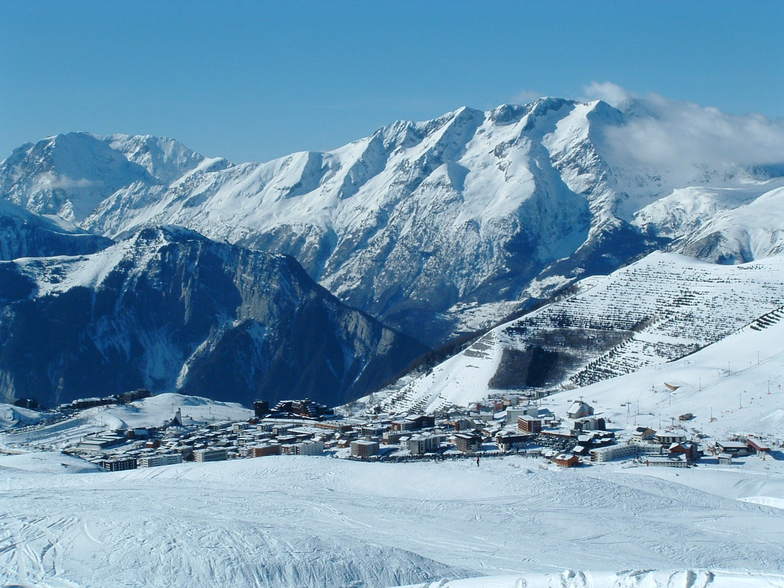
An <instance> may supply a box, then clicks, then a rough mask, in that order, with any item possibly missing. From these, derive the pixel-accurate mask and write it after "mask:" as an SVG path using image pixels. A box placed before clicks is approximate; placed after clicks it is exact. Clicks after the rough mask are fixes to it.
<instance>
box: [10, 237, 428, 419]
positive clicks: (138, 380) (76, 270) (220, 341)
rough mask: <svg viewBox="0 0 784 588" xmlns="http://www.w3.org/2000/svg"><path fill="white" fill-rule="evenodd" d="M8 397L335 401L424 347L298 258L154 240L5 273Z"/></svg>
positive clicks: (24, 264) (39, 261) (27, 263)
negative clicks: (132, 394) (352, 303)
mask: <svg viewBox="0 0 784 588" xmlns="http://www.w3.org/2000/svg"><path fill="white" fill-rule="evenodd" d="M0 274H1V275H2V279H0V340H2V341H3V345H2V346H0V389H1V390H2V393H3V397H4V398H5V399H13V398H14V397H33V398H36V399H38V400H40V401H41V402H42V403H43V404H51V403H54V402H62V401H66V400H69V399H72V398H76V397H84V396H93V395H96V396H103V395H107V394H112V393H117V392H121V391H125V390H129V389H133V388H137V387H146V388H149V389H151V390H153V391H156V392H165V391H175V390H178V391H182V392H183V393H188V394H198V395H201V396H206V397H210V398H213V399H218V400H232V401H240V402H246V403H247V402H249V401H252V400H253V399H254V398H257V397H262V398H266V399H269V400H270V401H275V400H278V399H280V398H282V397H288V396H290V395H292V394H293V395H296V396H297V397H303V396H310V397H311V398H313V399H317V400H319V401H322V402H326V403H329V404H336V403H339V402H342V401H344V400H348V399H350V398H351V397H356V396H358V395H360V394H362V393H366V392H368V391H370V390H372V389H374V388H376V387H378V386H379V385H381V384H383V383H384V381H385V380H387V379H389V378H390V377H392V376H393V375H395V374H396V372H398V371H399V370H401V369H402V368H403V367H405V366H406V365H407V364H408V363H409V362H410V361H411V360H412V359H413V358H414V357H416V356H417V355H418V354H420V353H421V352H422V351H423V350H424V349H423V347H422V346H421V345H419V344H418V343H415V342H414V341H412V340H410V339H408V338H407V337H405V336H403V335H400V334H398V333H396V332H395V331H392V330H390V329H387V328H385V327H384V326H383V325H381V324H380V323H378V322H377V321H375V320H374V319H372V318H370V317H369V316H367V315H365V314H363V313H361V312H359V311H356V310H353V309H351V308H348V307H346V306H344V305H343V304H342V303H341V302H339V301H338V300H337V299H336V298H334V297H333V296H331V295H330V294H329V293H328V292H327V291H326V290H324V289H323V288H321V287H320V286H318V285H317V284H315V283H314V282H313V281H312V280H311V279H310V278H309V277H308V276H307V274H306V273H305V272H304V271H303V270H302V268H301V267H300V266H299V264H297V262H296V261H295V260H294V259H292V258H290V257H287V256H283V255H271V254H267V253H263V252H259V251H251V250H248V249H244V248H241V247H238V246H232V245H229V244H224V243H216V242H214V241H210V240H208V239H206V238H205V237H203V236H201V235H199V234H197V233H195V232H193V231H190V230H187V229H183V228H179V227H158V228H148V229H144V230H142V231H140V232H138V233H137V234H135V235H134V236H133V237H132V238H130V239H128V240H125V241H122V242H119V243H117V244H115V245H113V246H111V247H109V248H107V249H104V250H102V251H100V252H98V253H94V254H91V255H82V256H70V257H68V256H60V257H49V258H21V259H16V260H14V261H7V262H0Z"/></svg>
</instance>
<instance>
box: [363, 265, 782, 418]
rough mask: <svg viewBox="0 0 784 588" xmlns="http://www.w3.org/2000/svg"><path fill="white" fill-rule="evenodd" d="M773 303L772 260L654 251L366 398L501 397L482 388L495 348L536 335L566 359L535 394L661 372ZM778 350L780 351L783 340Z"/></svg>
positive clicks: (424, 406) (402, 405)
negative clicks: (654, 369) (728, 260)
mask: <svg viewBox="0 0 784 588" xmlns="http://www.w3.org/2000/svg"><path fill="white" fill-rule="evenodd" d="M782 304H784V263H783V262H782V258H781V257H771V258H768V259H765V260H761V261H758V262H752V263H747V264H741V265H737V266H727V265H716V264H712V263H706V262H703V261H699V260H697V259H693V258H689V257H686V256H683V255H679V254H674V253H660V252H656V253H652V254H650V255H648V256H647V257H645V258H643V259H641V260H640V261H638V262H635V263H633V264H631V265H629V266H627V267H624V268H622V269H620V270H618V271H616V272H613V273H612V274H610V275H609V276H604V277H598V276H597V277H590V278H588V279H586V280H585V281H584V283H582V282H581V283H579V284H578V290H577V292H576V293H575V294H573V295H571V296H568V297H566V298H563V299H561V300H557V301H555V302H553V303H551V304H548V305H546V306H544V307H542V308H540V309H538V310H535V311H533V312H531V313H529V314H527V315H525V316H523V317H521V318H519V319H515V320H513V321H510V322H507V323H504V324H502V325H500V326H498V327H496V328H494V329H492V330H490V331H488V332H487V333H486V334H485V335H484V336H483V337H481V338H480V339H479V340H478V341H477V342H475V343H474V344H473V345H471V346H469V347H468V348H467V349H465V350H464V351H462V352H461V353H459V354H457V355H455V356H453V357H451V358H449V359H447V360H446V361H444V362H443V363H441V364H439V365H437V366H435V367H434V368H433V369H432V370H430V371H428V372H427V373H424V374H422V373H419V374H409V375H407V376H404V377H403V378H402V379H401V380H400V381H398V382H397V383H395V384H394V385H392V386H390V387H389V388H387V390H386V391H382V393H381V394H376V395H375V396H374V398H375V399H379V400H380V404H381V406H382V407H383V408H384V409H386V410H391V411H396V412H406V411H409V410H418V411H428V412H432V411H435V410H438V409H440V408H442V407H444V406H446V405H450V404H455V405H459V406H468V405H469V404H470V403H472V402H478V401H481V400H482V399H484V398H486V397H487V395H488V394H491V393H496V392H500V393H503V392H504V390H498V389H494V388H492V387H491V386H490V381H491V379H492V378H493V376H494V375H495V374H496V373H497V371H498V370H499V366H500V363H501V361H502V357H503V354H504V351H505V350H509V349H512V350H515V349H521V350H522V349H526V348H527V347H528V346H529V345H541V344H542V343H541V340H542V337H543V335H547V336H549V337H550V338H551V339H553V340H556V341H558V340H561V339H563V340H564V343H562V344H560V346H559V345H553V344H550V345H549V346H548V347H547V348H548V349H550V350H552V351H555V352H558V353H561V354H566V355H571V356H573V358H574V360H573V361H574V365H573V367H571V369H567V370H566V372H565V373H564V375H563V377H562V380H561V381H560V383H558V384H552V385H550V386H546V387H544V388H548V389H550V390H553V389H557V388H558V387H559V386H564V387H569V388H574V387H579V386H581V385H582V386H584V385H586V384H589V383H592V382H596V381H598V380H605V381H606V382H614V381H615V380H611V379H610V378H612V377H613V376H620V375H624V374H629V373H633V372H637V370H640V369H641V368H643V367H645V366H651V365H653V366H655V365H659V366H661V365H663V364H665V363H666V362H669V361H672V360H675V359H678V358H679V357H682V356H684V355H686V354H688V353H691V352H693V351H695V350H697V349H700V348H702V347H704V346H706V345H710V344H712V343H715V342H717V341H720V340H721V339H723V338H724V337H726V336H728V335H730V334H731V333H733V332H735V331H736V330H737V329H740V328H742V327H743V326H744V325H746V324H748V323H749V322H751V321H753V320H754V319H756V318H757V317H759V316H760V315H762V314H764V313H767V312H771V311H773V310H775V309H777V308H779V307H781V306H782ZM783 316H784V315H783ZM580 333H582V334H586V336H588V337H589V338H590V337H594V338H595V337H599V338H601V337H607V336H608V335H612V336H615V337H618V338H619V339H620V342H619V343H617V344H614V345H612V346H610V347H607V348H602V347H600V346H597V347H595V348H591V347H589V346H586V345H584V344H573V343H570V342H569V337H568V336H569V335H570V334H574V335H578V334H580ZM763 337H764V333H763ZM755 345H756V346H757V347H759V344H758V343H755ZM780 345H781V348H782V349H784V342H781V344H780ZM755 349H756V348H755ZM755 358H756V356H755ZM725 367H726V363H725ZM735 367H736V368H739V367H741V366H740V365H739V364H738V365H736V366H735ZM743 367H748V365H744V366H743ZM645 373H646V374H650V373H651V372H649V371H646V372H645ZM644 377H648V376H644ZM651 383H653V382H651ZM695 383H696V382H695ZM608 385H609V386H611V387H613V386H614V384H608ZM647 388H648V389H650V384H649V385H648V386H647ZM590 389H591V390H593V389H595V388H590ZM624 401H625V400H624ZM371 402H372V401H371Z"/></svg>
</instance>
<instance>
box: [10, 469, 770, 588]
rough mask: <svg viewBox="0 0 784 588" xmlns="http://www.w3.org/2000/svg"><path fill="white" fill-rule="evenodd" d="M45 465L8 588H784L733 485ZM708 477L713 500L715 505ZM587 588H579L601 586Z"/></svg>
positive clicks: (30, 474)
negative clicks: (614, 581)
mask: <svg viewBox="0 0 784 588" xmlns="http://www.w3.org/2000/svg"><path fill="white" fill-rule="evenodd" d="M41 455H42V454H30V455H29V457H28V456H13V457H0V480H2V484H0V492H1V493H2V494H0V496H2V511H3V516H2V517H0V583H22V584H36V585H44V586H84V587H88V586H89V587H92V586H96V587H103V586H166V587H168V586H174V585H178V586H179V585H188V586H330V587H333V586H354V587H356V586H395V585H405V584H415V585H416V584H419V585H421V584H422V583H424V582H438V581H439V580H440V579H448V580H450V581H451V580H459V579H461V578H472V577H473V578H477V577H481V578H480V579H477V580H473V581H472V582H473V583H464V584H461V583H459V582H453V583H452V584H447V585H450V586H454V587H455V588H458V587H463V588H465V587H467V586H493V585H496V586H499V588H500V587H501V586H543V585H548V584H546V583H543V582H545V581H549V580H545V579H542V578H551V579H553V581H554V582H555V583H554V584H552V585H558V586H560V585H562V584H560V583H558V582H557V581H556V579H557V578H560V577H562V576H561V575H562V573H563V571H564V570H565V569H573V570H595V571H594V572H590V573H588V572H586V576H585V577H586V578H588V577H590V578H605V577H606V578H610V577H614V576H613V574H611V573H610V572H611V571H615V570H627V571H628V570H653V569H656V570H665V571H666V570H684V571H685V570H735V571H742V572H746V571H751V572H753V575H754V577H755V578H756V581H757V584H755V585H759V586H766V585H782V583H784V580H781V581H779V580H777V579H775V580H769V579H767V578H766V577H763V576H761V573H762V572H765V573H768V574H774V573H782V572H784V547H782V546H783V545H784V510H781V509H776V508H771V507H769V506H765V505H761V504H756V503H754V502H751V501H747V500H741V499H739V498H744V497H746V495H744V496H729V495H727V492H725V491H724V489H725V488H727V487H730V486H733V485H734V484H735V483H736V482H737V479H736V478H734V477H733V476H737V474H736V473H733V472H725V471H724V470H722V469H719V468H710V467H702V468H697V469H695V470H689V476H695V478H694V479H692V478H690V477H688V476H687V477H685V478H683V479H682V478H681V477H680V476H679V473H678V472H661V473H657V475H650V474H652V473H653V472H652V470H654V468H621V467H619V466H614V465H609V466H607V467H593V468H585V469H580V470H564V471H556V470H552V469H547V468H545V467H543V466H542V464H541V462H538V461H535V460H533V459H526V458H523V457H514V458H513V457H509V458H504V459H486V460H483V462H482V463H481V465H480V467H476V465H475V464H474V463H473V462H471V461H456V462H451V463H427V462H423V463H410V464H384V463H376V464H372V463H358V462H350V461H344V460H335V459H330V458H325V457H293V456H282V457H266V458H259V459H251V460H239V461H229V462H221V463H214V464H182V465H178V466H169V467H160V468H151V469H143V470H142V469H140V470H133V471H129V472H117V473H112V474H109V473H78V474H66V473H46V472H47V471H50V472H51V471H55V472H57V471H63V470H58V467H54V468H52V467H50V466H47V465H46V464H45V463H43V464H42V463H40V460H41V459H44V461H45V458H42V457H41ZM43 455H44V456H46V455H48V456H49V459H50V460H51V461H53V462H55V463H62V462H61V461H60V460H61V459H62V456H61V455H60V454H57V453H51V454H43ZM754 459H756V458H754ZM36 460H37V461H39V463H38V465H31V463H32V462H34V461H36ZM748 467H749V471H750V472H751V471H757V472H758V475H759V477H760V478H761V479H764V480H767V481H768V482H770V483H768V484H766V485H765V487H762V486H754V487H750V488H748V489H747V490H748V492H751V493H753V495H757V496H762V495H765V496H768V497H770V498H776V499H782V498H784V484H782V480H784V465H783V463H782V462H777V461H772V460H767V461H766V462H762V461H760V462H759V463H758V464H756V465H755V464H751V463H750V464H749V465H748ZM36 469H37V470H38V471H43V472H44V473H36V472H34V471H30V470H36ZM64 471H72V468H64ZM700 473H704V474H705V475H706V476H707V477H706V478H705V480H710V483H706V484H705V485H704V486H703V487H701V488H698V486H699V484H700V479H698V478H696V476H697V475H698V474H700ZM725 475H726V476H727V477H726V478H724V476H725ZM681 480H683V482H684V483H681ZM695 480H696V481H695ZM604 571H607V573H606V574H605V575H604V576H603V575H601V574H604ZM758 572H759V573H758ZM664 573H665V572H662V574H664ZM667 573H669V572H667ZM694 573H697V574H700V573H703V572H694ZM575 574H576V575H575V577H576V578H579V577H580V575H579V573H578V572H575ZM627 575H628V572H627ZM484 576H499V578H495V579H492V580H491V579H490V578H486V577H484ZM501 576H503V577H501ZM521 577H524V578H526V580H525V581H523V582H521V581H519V578H521ZM684 577H685V576H684ZM690 577H691V576H690ZM697 577H698V578H701V577H702V576H699V575H698V576H697ZM716 577H724V576H722V575H721V574H719V575H717V576H716ZM728 577H730V576H728ZM742 577H743V578H746V576H742ZM510 578H511V579H510ZM527 578H530V579H531V580H530V582H529V581H528V579H527ZM579 581H580V582H583V581H582V580H579ZM744 581H745V580H744ZM490 582H496V584H491V583H490ZM503 582H506V584H504V583H503ZM537 582H538V583H537ZM576 582H578V580H575V581H574V582H573V583H571V584H568V583H567V584H563V585H565V586H598V585H602V584H599V583H596V580H591V582H593V583H590V582H588V581H587V580H586V581H584V582H583V583H576ZM776 582H779V583H778V584H776ZM703 584H704V582H702V583H699V582H697V583H696V584H695V583H692V584H687V583H683V582H681V583H679V584H670V585H678V586H694V585H703ZM618 585H619V586H629V585H633V586H648V585H656V584H655V583H651V582H649V583H638V584H629V583H626V584H618ZM661 585H665V586H666V585H667V584H661ZM716 585H717V586H724V585H727V584H716ZM735 585H737V586H744V585H751V584H742V583H737V584H735Z"/></svg>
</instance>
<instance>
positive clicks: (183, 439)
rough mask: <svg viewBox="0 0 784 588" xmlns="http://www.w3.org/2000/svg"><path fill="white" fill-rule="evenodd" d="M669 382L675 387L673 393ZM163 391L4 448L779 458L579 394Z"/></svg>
mask: <svg viewBox="0 0 784 588" xmlns="http://www.w3.org/2000/svg"><path fill="white" fill-rule="evenodd" d="M672 388H675V389H674V390H671V391H672V392H674V391H675V390H676V389H677V388H676V387H672ZM164 396H169V397H171V398H170V400H171V403H170V406H171V407H172V408H173V407H174V406H177V408H176V410H175V411H174V412H173V413H172V414H170V415H169V417H170V418H164V419H161V420H160V422H157V423H153V422H152V419H150V420H149V423H150V424H148V425H145V426H134V427H126V426H122V427H118V428H114V426H113V425H112V423H113V422H116V420H117V419H116V417H114V418H113V415H112V410H111V409H113V408H114V409H119V410H120V411H135V412H142V413H144V412H145V403H146V402H149V400H148V399H149V398H150V393H149V392H148V391H146V390H138V391H133V392H129V393H127V394H122V395H117V396H114V397H108V398H87V399H80V400H75V401H73V402H71V403H69V404H65V405H60V406H58V407H57V409H55V410H52V411H47V412H43V413H40V419H41V420H40V422H38V423H36V424H32V425H28V426H26V427H21V428H17V429H15V430H14V431H13V432H12V433H8V434H6V435H5V444H6V446H7V448H6V450H5V452H6V453H13V447H14V446H15V445H16V446H18V447H19V448H20V449H23V450H39V451H51V450H53V449H54V450H60V451H62V452H63V453H65V454H70V455H74V456H79V457H82V458H84V459H85V460H88V461H90V462H92V463H95V464H97V465H99V466H100V467H101V468H103V469H104V470H107V471H120V470H130V469H136V468H146V467H158V466H166V465H172V464H178V463H182V462H186V461H195V462H210V461H223V460H228V459H245V458H260V457H265V456H272V455H311V456H313V455H323V456H326V457H333V458H343V459H354V460H373V461H412V460H443V459H470V460H473V461H474V462H475V463H476V465H477V466H479V465H480V463H481V459H482V458H493V457H499V456H504V455H508V454H518V455H522V456H526V457H530V458H535V459H538V460H540V462H541V463H548V462H549V463H552V464H554V465H555V466H558V467H564V468H569V467H579V466H587V465H598V464H601V463H604V462H609V461H619V460H623V461H628V462H629V464H633V465H639V466H645V467H675V468H685V467H694V466H699V465H707V464H721V465H737V466H739V467H740V466H742V465H743V463H744V458H747V457H749V456H753V458H755V459H763V460H764V459H767V458H770V457H772V456H780V455H782V453H781V449H782V440H781V439H776V438H775V437H772V436H761V435H751V434H743V433H737V434H732V435H727V436H726V437H723V438H712V437H710V436H709V435H707V434H705V433H704V432H703V431H701V430H699V429H698V428H696V427H695V426H694V424H693V422H692V421H693V420H694V419H695V415H694V414H692V413H685V414H682V415H679V416H678V417H677V418H672V419H671V420H667V421H666V422H664V423H660V426H659V427H657V428H651V427H648V426H636V425H634V424H631V425H629V423H630V422H632V421H633V422H636V421H637V419H638V416H640V415H638V414H637V413H636V411H637V410H638V409H637V407H636V406H631V405H629V406H628V407H627V408H628V414H627V418H626V419H625V420H624V422H614V421H613V419H611V418H608V417H607V416H604V415H603V413H602V412H601V410H597V409H596V407H594V406H592V405H591V404H590V403H589V402H588V401H586V400H585V399H583V398H576V399H574V400H573V401H572V402H571V404H569V406H568V408H566V410H564V411H563V412H561V411H558V410H553V408H551V407H548V403H547V398H546V397H545V398H539V399H533V398H531V397H530V396H526V395H523V394H511V393H510V394H503V395H499V396H498V397H496V398H489V399H487V401H486V402H482V403H473V404H472V405H471V406H470V407H468V408H467V409H460V408H458V407H454V408H453V409H452V410H445V411H440V412H438V413H436V414H433V415H428V414H396V415H391V414H384V413H381V412H379V411H378V410H371V411H369V412H370V413H371V414H367V413H357V414H351V413H350V412H347V411H335V410H333V409H330V408H327V407H326V406H324V405H322V404H319V403H316V402H313V401H311V400H308V399H303V400H284V401H280V402H278V403H277V404H276V405H275V406H272V407H270V406H269V404H268V403H267V402H265V401H263V400H259V401H256V402H255V403H254V405H253V411H252V413H251V411H244V410H243V409H242V408H241V407H239V406H238V405H235V406H234V407H233V412H235V413H237V414H238V415H239V414H240V413H243V412H248V413H249V414H248V416H247V418H237V417H235V418H231V419H225V418H214V417H212V415H210V414H202V416H201V418H193V417H192V416H190V415H189V414H188V410H187V404H186V405H185V406H182V402H183V401H185V402H186V403H187V402H188V401H189V400H191V401H192V400H203V401H205V402H207V407H209V406H210V404H211V403H210V402H209V401H207V400H206V399H194V398H188V397H183V396H181V395H177V394H170V395H164ZM20 404H23V402H20ZM159 408H164V409H165V405H159ZM88 411H89V412H90V413H92V414H91V420H92V422H93V426H92V427H90V428H93V429H95V428H98V429H100V427H101V426H102V425H103V424H104V421H105V423H106V428H104V429H101V430H96V431H94V432H90V433H86V434H83V433H84V429H83V428H82V427H78V426H75V427H74V428H73V429H71V427H69V424H72V423H75V422H79V423H81V422H82V421H84V420H85V419H84V414H85V413H86V412H88ZM103 412H106V418H105V419H104V418H103V417H102V413H103ZM146 412H147V414H148V415H150V416H152V415H154V414H156V413H155V412H151V411H146ZM202 412H203V411H202ZM157 414H158V416H162V415H161V414H160V412H159V413H157ZM205 417H206V419H205ZM148 418H149V417H148ZM69 431H70V434H69V433H68V432H69Z"/></svg>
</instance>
